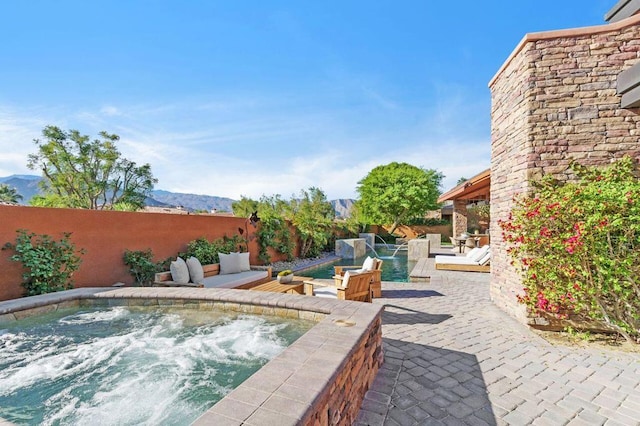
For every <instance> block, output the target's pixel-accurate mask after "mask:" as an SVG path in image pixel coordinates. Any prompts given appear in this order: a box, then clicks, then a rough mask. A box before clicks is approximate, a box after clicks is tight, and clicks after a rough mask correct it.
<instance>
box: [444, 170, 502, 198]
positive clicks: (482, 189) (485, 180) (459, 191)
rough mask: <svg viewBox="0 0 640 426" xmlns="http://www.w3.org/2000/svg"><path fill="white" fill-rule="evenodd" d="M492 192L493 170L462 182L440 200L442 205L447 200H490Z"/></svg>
mask: <svg viewBox="0 0 640 426" xmlns="http://www.w3.org/2000/svg"><path fill="white" fill-rule="evenodd" d="M490 190H491V169H487V170H485V171H484V172H482V173H479V174H477V175H475V176H474V177H472V178H471V179H469V180H467V181H465V182H462V183H461V184H460V185H458V186H456V187H455V188H452V189H450V190H449V191H447V192H445V193H444V194H442V195H441V196H440V198H438V202H439V203H442V202H444V201H447V200H488V199H489V198H490V196H489V192H490Z"/></svg>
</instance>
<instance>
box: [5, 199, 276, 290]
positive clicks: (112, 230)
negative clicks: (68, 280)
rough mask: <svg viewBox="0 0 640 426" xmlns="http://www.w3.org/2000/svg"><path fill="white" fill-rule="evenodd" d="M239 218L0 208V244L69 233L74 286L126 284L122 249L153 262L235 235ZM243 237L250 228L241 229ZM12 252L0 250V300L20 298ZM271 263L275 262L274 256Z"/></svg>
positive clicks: (254, 254) (254, 251)
mask: <svg viewBox="0 0 640 426" xmlns="http://www.w3.org/2000/svg"><path fill="white" fill-rule="evenodd" d="M245 222H246V221H245V219H244V218H237V217H229V216H214V215H177V214H162V213H132V212H116V211H99V210H81V209H51V208H38V207H24V206H3V205H0V246H2V245H4V244H5V243H6V242H12V243H14V242H15V239H16V230H17V229H27V230H28V231H30V232H34V233H36V234H47V235H50V236H51V237H53V238H54V239H56V240H59V239H60V238H61V237H62V233H63V232H72V233H73V234H72V236H71V241H72V242H73V243H74V244H75V246H76V248H78V249H80V248H83V249H85V250H86V254H85V255H84V256H82V265H81V266H80V269H79V270H78V272H76V274H75V275H74V282H75V286H76V287H95V286H98V287H100V286H110V285H112V284H114V283H116V282H119V281H121V282H124V283H127V284H130V283H132V282H133V279H132V278H131V276H130V275H129V273H128V272H127V267H126V265H125V264H124V263H123V261H122V255H123V254H124V251H125V250H126V249H129V250H146V249H147V248H151V249H152V250H153V253H154V255H155V258H156V259H157V260H162V259H166V258H167V257H169V256H175V255H176V254H177V253H178V252H179V251H184V250H185V249H186V246H187V243H188V242H189V241H192V240H195V239H196V238H200V237H205V238H207V239H208V240H214V239H217V238H221V237H223V236H225V235H226V236H228V237H231V236H234V235H237V234H238V228H242V229H245V225H246V223H245ZM247 230H248V232H249V234H253V233H254V231H255V229H254V228H252V227H251V225H249V226H248V228H247ZM249 251H250V252H251V263H252V264H258V263H259V262H258V244H257V241H256V240H255V239H253V240H252V241H250V242H249ZM12 253H13V252H11V251H0V300H7V299H12V298H17V297H20V296H21V295H22V293H23V288H22V287H21V286H20V283H21V281H22V280H21V274H22V266H21V264H20V263H19V262H12V261H10V260H9V256H10V255H11V254H12ZM274 260H278V259H277V257H275V256H274Z"/></svg>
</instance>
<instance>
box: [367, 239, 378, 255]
mask: <svg viewBox="0 0 640 426" xmlns="http://www.w3.org/2000/svg"><path fill="white" fill-rule="evenodd" d="M365 244H366V245H367V247H369V248H370V249H371V251H373V254H375V255H376V257H378V258H379V257H380V255H379V254H378V252H377V251H376V249H374V248H373V247H371V244H369V243H368V242H366V241H365Z"/></svg>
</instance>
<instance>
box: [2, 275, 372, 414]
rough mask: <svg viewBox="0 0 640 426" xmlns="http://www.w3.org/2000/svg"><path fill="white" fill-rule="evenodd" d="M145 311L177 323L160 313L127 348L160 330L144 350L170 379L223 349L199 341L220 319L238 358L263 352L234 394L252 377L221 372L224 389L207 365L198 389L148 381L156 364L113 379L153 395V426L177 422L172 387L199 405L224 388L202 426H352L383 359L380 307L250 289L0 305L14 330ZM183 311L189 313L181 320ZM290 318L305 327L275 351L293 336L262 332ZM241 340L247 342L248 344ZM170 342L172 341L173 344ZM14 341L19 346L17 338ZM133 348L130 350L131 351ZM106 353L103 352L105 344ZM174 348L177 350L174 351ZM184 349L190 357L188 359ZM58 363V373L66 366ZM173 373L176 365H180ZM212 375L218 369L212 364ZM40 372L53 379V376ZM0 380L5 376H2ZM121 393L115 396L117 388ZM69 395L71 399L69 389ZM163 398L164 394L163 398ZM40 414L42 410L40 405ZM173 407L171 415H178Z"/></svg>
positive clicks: (56, 296)
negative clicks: (54, 320) (45, 319)
mask: <svg viewBox="0 0 640 426" xmlns="http://www.w3.org/2000/svg"><path fill="white" fill-rule="evenodd" d="M96 306H102V307H107V310H106V311H96V310H95V307H96ZM141 307H147V308H148V309H151V311H150V312H152V316H154V315H157V313H158V312H163V313H165V314H166V313H168V315H169V317H168V318H170V320H169V322H167V319H166V318H167V317H163V318H165V319H163V320H161V323H160V324H156V325H151V326H150V328H149V329H148V330H147V331H144V330H134V331H132V333H134V335H136V336H138V337H137V338H133V337H129V339H130V340H129V341H128V342H129V343H128V344H125V349H128V350H130V349H131V348H130V346H136V345H143V346H144V345H147V343H144V342H145V338H146V337H145V336H149V335H151V334H154V333H156V334H158V335H159V336H160V339H161V346H160V348H154V349H151V348H147V349H149V351H150V352H154V351H155V352H156V356H155V357H153V359H157V358H162V359H164V360H165V361H166V362H167V365H166V366H165V367H161V368H165V369H167V371H166V373H167V375H169V373H170V371H169V369H171V368H172V367H171V365H172V363H174V364H181V363H190V362H193V361H192V359H191V358H190V356H189V354H188V353H187V352H189V351H195V352H197V351H198V350H201V351H215V350H216V348H215V347H216V343H212V341H209V343H208V344H207V343H206V342H207V341H208V340H207V339H206V338H200V339H198V338H197V336H194V335H195V334H198V333H200V332H201V329H202V328H203V327H204V328H208V327H210V326H211V324H212V323H215V322H216V321H222V325H223V327H222V330H220V331H218V333H222V334H221V335H219V336H218V337H221V338H222V340H225V339H226V338H228V337H229V335H230V334H234V333H236V334H238V335H239V336H240V337H241V339H240V342H242V343H239V346H237V350H236V352H235V354H232V358H233V357H236V358H237V357H240V358H241V357H243V356H245V355H246V353H247V350H248V349H249V348H248V347H251V345H252V344H253V346H252V349H250V350H249V352H253V353H255V354H257V360H255V359H254V360H251V361H250V360H249V359H248V358H247V359H246V364H251V363H256V366H255V368H254V370H253V371H255V370H256V369H258V370H257V372H255V373H254V374H253V375H251V376H250V377H249V378H248V379H247V380H246V381H244V382H242V383H241V384H240V385H239V386H237V387H236V388H235V389H234V390H231V388H232V387H233V386H235V385H237V383H233V384H230V383H229V381H231V382H233V381H234V380H235V378H238V377H236V376H238V375H239V376H243V375H244V377H241V379H244V378H245V377H246V376H249V375H250V374H251V373H253V371H244V372H241V373H231V376H233V377H234V379H229V377H225V375H224V374H222V373H220V372H218V373H217V374H218V376H220V378H221V379H222V381H223V383H216V384H213V382H208V381H207V380H208V379H209V378H210V377H211V376H215V375H216V372H214V371H212V370H209V371H205V369H204V368H203V369H202V371H200V372H199V374H197V375H196V377H197V378H196V379H195V384H194V382H189V381H188V380H184V381H182V384H181V385H180V386H178V387H172V386H175V383H166V382H163V380H162V375H159V376H157V377H156V379H157V380H159V383H156V384H153V382H152V381H150V380H149V381H147V380H146V378H144V377H143V376H144V373H146V372H147V371H148V370H153V369H152V368H147V367H150V366H145V368H141V369H140V370H142V371H140V372H139V374H137V373H135V370H133V371H134V372H133V373H132V372H127V373H122V372H121V373H116V374H122V375H124V376H127V377H125V378H126V379H127V380H129V381H131V380H133V381H137V382H138V383H139V384H141V385H142V388H141V389H143V391H137V392H138V393H141V392H142V393H144V392H145V390H144V389H146V393H149V394H150V395H151V396H152V398H151V402H150V403H148V404H149V405H147V406H144V404H142V403H140V404H139V407H140V408H141V411H146V412H149V411H150V412H151V413H156V414H157V416H156V417H151V418H150V421H153V419H156V420H158V421H163V422H168V423H171V421H169V420H167V419H168V418H164V417H162V416H163V415H162V414H161V413H164V412H167V409H166V407H165V404H166V402H167V401H168V400H171V399H172V398H173V397H172V396H171V390H172V389H173V390H174V391H175V392H179V393H182V394H183V396H184V397H185V398H183V399H186V400H194V399H197V398H198V394H199V393H202V392H205V393H206V392H213V393H216V392H217V393H218V397H217V398H214V399H213V401H215V400H218V399H220V398H221V397H222V399H221V400H220V401H219V402H218V403H217V404H215V405H213V406H212V407H208V406H205V407H201V409H200V412H202V410H204V413H203V414H202V415H201V416H200V417H199V418H197V419H196V420H195V424H212V423H224V424H234V423H235V424H242V423H245V424H282V425H286V424H312V423H315V422H320V423H322V424H326V423H345V424H350V423H352V422H353V421H354V420H355V416H356V415H357V413H358V410H359V407H360V403H361V401H362V398H363V397H364V393H365V392H366V390H367V389H368V387H369V386H370V384H371V382H372V381H373V378H374V377H375V374H376V372H377V370H378V368H379V366H380V365H381V363H382V348H381V343H382V342H381V341H382V339H381V328H380V314H381V310H382V308H381V307H380V306H377V305H372V304H367V303H360V302H344V301H335V300H327V299H320V298H314V297H306V296H294V295H283V294H276V293H264V292H252V291H246V290H222V289H174V288H122V289H117V290H113V289H104V288H102V289H76V290H70V291H66V292H60V293H52V294H48V295H42V296H35V297H28V298H23V299H17V300H13V301H7V302H0V329H3V328H4V329H5V330H11V329H12V327H13V324H14V323H15V322H16V320H19V319H22V318H25V317H30V316H38V315H42V314H45V313H48V314H51V312H56V311H57V313H56V314H54V316H57V317H61V318H66V319H65V320H64V321H67V322H74V321H75V322H78V323H81V322H83V321H87V320H88V319H90V318H93V319H94V320H95V319H97V318H102V319H103V320H104V319H106V318H107V317H109V316H113V315H115V316H118V315H125V313H126V314H127V315H128V314H129V313H132V312H133V313H134V314H135V315H139V312H141V311H142V310H141V309H140V308H141ZM78 308H81V309H82V310H83V311H82V312H76V313H73V311H68V310H69V309H78ZM68 312H71V313H68ZM97 312H98V313H97ZM178 313H180V315H182V317H180V318H178V319H176V315H178ZM96 315H97V316H96ZM256 315H257V317H256ZM178 316H179V315H178ZM231 316H232V317H234V318H236V319H239V320H240V322H239V323H235V325H230V324H232V322H229V323H227V322H226V319H225V320H222V318H229V317H231ZM268 317H275V318H276V319H275V321H272V322H271V324H270V325H269V326H266V325H265V322H264V321H265V318H268ZM185 318H186V320H185ZM216 318H217V319H216ZM283 318H290V319H293V320H295V323H296V325H294V326H293V329H297V330H298V332H294V333H293V334H291V335H290V336H289V337H288V338H289V339H290V340H295V342H293V344H291V346H289V347H288V348H286V349H284V350H283V347H282V346H280V347H278V346H279V345H284V344H286V343H285V341H286V340H287V339H288V338H282V337H275V338H274V337H264V336H263V335H262V334H261V333H258V331H259V330H257V329H258V328H260V327H267V328H268V327H272V328H276V329H278V328H280V329H284V328H286V327H288V326H286V325H284V324H286V323H285V322H282V319H283ZM145 321H146V320H145ZM172 321H173V322H172ZM176 321H177V323H180V324H184V323H185V321H186V322H187V323H193V324H191V326H193V327H195V328H193V327H191V328H189V330H188V331H186V332H185V333H186V334H184V335H176V334H174V333H173V332H172V331H171V328H172V327H175V323H176ZM100 322H101V321H95V322H89V323H87V327H85V329H86V330H87V332H88V333H91V330H93V329H94V328H95V327H96V326H97V325H96V323H100ZM143 322H144V321H143ZM305 322H307V323H308V322H313V324H315V325H314V326H313V327H311V328H310V329H309V330H308V331H307V332H306V333H304V330H302V329H300V327H303V328H304V323H305ZM89 324H91V326H88V325H89ZM117 324H118V322H117V321H116V322H112V325H114V326H117ZM172 324H173V325H172ZM199 327H200V328H199ZM225 327H226V328H225ZM229 327H230V328H229ZM138 328H140V327H138ZM198 330H200V331H198ZM242 330H244V332H243V331H242ZM136 333H137V334H136ZM302 333H304V334H302ZM51 334H54V333H51ZM276 334H277V333H276ZM300 334H302V335H300ZM45 335H46V333H45ZM123 335H127V334H126V333H120V334H119V336H120V343H121V344H122V336H123ZM141 336H142V337H141ZM298 336H299V337H298ZM242 337H244V339H245V340H242ZM296 338H297V340H296ZM167 339H169V340H171V342H169V341H168V340H167ZM247 339H249V340H247ZM253 339H257V340H253ZM260 339H263V340H260ZM6 341H10V339H9V340H7V339H5V342H6ZM13 341H14V342H16V341H17V340H13ZM103 343H104V342H103ZM2 344H3V343H2V340H0V345H2ZM127 345H128V346H129V347H126V346H127ZM162 345H165V346H164V349H162ZM229 345H230V346H229V347H228V348H227V349H229V348H232V347H233V345H234V343H229ZM45 347H46V345H45ZM101 347H103V348H104V346H101ZM176 347H177V348H178V349H177V352H176V351H175V350H176ZM170 348H172V349H170ZM144 349H145V348H144V347H141V348H140V350H141V352H142V353H144ZM218 349H219V348H218ZM172 351H174V352H173V353H171V352H172ZM181 351H183V352H184V354H182V356H181ZM84 352H85V353H86V356H87V357H89V359H90V361H91V362H93V363H95V364H96V365H97V366H98V367H99V366H100V364H101V363H102V364H107V363H108V362H106V361H101V360H99V359H98V360H96V359H93V358H92V357H100V354H99V353H98V354H96V353H94V352H96V351H92V350H85V351H84ZM98 352H100V351H98ZM231 352H233V350H231ZM270 352H271V354H272V355H275V357H273V359H271V360H270V361H268V362H267V363H266V365H264V366H263V367H262V368H260V365H262V364H264V362H266V359H267V358H269V356H268V353H270ZM80 353H82V351H81V352H80ZM276 353H277V355H276ZM209 355H210V354H209ZM76 358H78V359H77V360H76V361H75V362H70V363H69V365H68V367H69V368H75V367H74V365H75V364H82V363H83V362H86V361H83V360H82V356H80V355H76ZM260 359H262V361H260ZM27 362H28V363H31V364H32V365H31V366H32V367H34V368H35V370H34V368H32V369H26V370H24V371H30V373H29V375H33V374H34V371H36V370H38V363H37V361H36V360H27ZM52 367H54V368H60V365H56V366H52ZM174 367H175V368H177V367H176V366H175V365H174ZM212 369H213V370H215V368H212ZM40 370H47V368H46V367H45V366H44V365H43V366H41V368H40ZM178 371H179V369H178ZM354 372H357V374H354ZM40 374H45V375H46V374H48V373H40ZM132 376H133V378H132ZM136 376H137V378H136ZM25 377H26V376H25ZM14 379H15V377H14ZM203 380H204V383H205V385H204V386H202V387H201V388H199V389H198V385H197V383H200V382H201V381H203ZM238 381H241V380H238ZM1 383H2V376H0V384H1ZM200 384H202V383H200ZM227 385H228V386H227ZM0 386H2V387H3V388H6V387H7V386H4V385H0ZM78 386H80V385H78ZM145 386H146V387H145ZM113 389H115V388H112V390H113ZM126 389H130V390H129V393H132V392H133V393H135V391H131V389H133V388H126V387H125V388H123V389H122V390H121V392H124V391H125V390H126ZM0 392H1V390H0ZM115 392H116V393H117V391H115ZM107 393H108V392H107ZM107 393H105V392H103V393H102V394H100V395H99V398H101V399H102V400H107V401H108V400H109V396H110V395H107ZM70 394H71V392H69V393H67V397H69V395H70ZM63 395H65V394H64V393H63ZM163 395H164V397H162V396H163ZM225 395H226V396H225ZM0 396H1V395H0ZM138 397H139V396H138V395H135V394H132V395H130V399H131V400H134V399H135V398H138ZM83 404H84V405H82V404H80V405H79V406H81V407H83V409H84V410H85V411H87V412H91V410H94V411H93V415H94V417H92V418H94V419H98V418H99V419H102V421H103V422H109V421H111V422H122V420H123V419H122V418H121V417H119V415H120V414H121V412H122V411H123V407H120V410H119V409H118V407H117V405H112V406H111V407H110V408H109V407H104V408H101V407H96V406H95V404H93V405H92V403H91V401H89V402H85V403H83ZM63 405H64V404H63ZM61 406H62V405H61ZM75 406H78V404H75ZM34 408H36V409H37V407H34ZM168 411H169V412H170V411H171V410H168ZM178 411H179V410H178ZM110 413H111V414H110ZM62 415H64V413H63V409H60V410H58V411H57V412H56V416H62ZM0 417H1V416H0ZM55 418H56V417H55V416H54V419H55ZM57 418H62V417H57ZM16 419H17V420H18V419H19V417H16ZM187 419H188V417H184V416H183V417H182V418H181V422H182V423H184V422H185V420H187ZM189 421H190V420H189ZM0 422H1V420H0ZM125 423H126V422H125Z"/></svg>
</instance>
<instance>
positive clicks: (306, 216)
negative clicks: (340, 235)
mask: <svg viewBox="0 0 640 426" xmlns="http://www.w3.org/2000/svg"><path fill="white" fill-rule="evenodd" d="M289 214H290V219H291V222H292V223H293V225H294V226H295V227H296V229H297V231H298V235H299V236H300V239H301V240H302V246H301V247H300V256H301V257H310V256H317V255H318V254H320V252H321V251H322V250H323V249H324V248H325V247H326V245H327V243H328V242H329V240H330V238H331V236H332V235H333V221H334V219H335V211H334V210H333V206H332V205H331V203H330V202H329V201H327V196H326V195H325V193H324V192H323V191H322V190H321V189H319V188H316V187H311V188H309V190H308V191H305V190H302V191H301V192H300V197H299V198H293V199H292V200H291V203H290V205H289Z"/></svg>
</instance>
